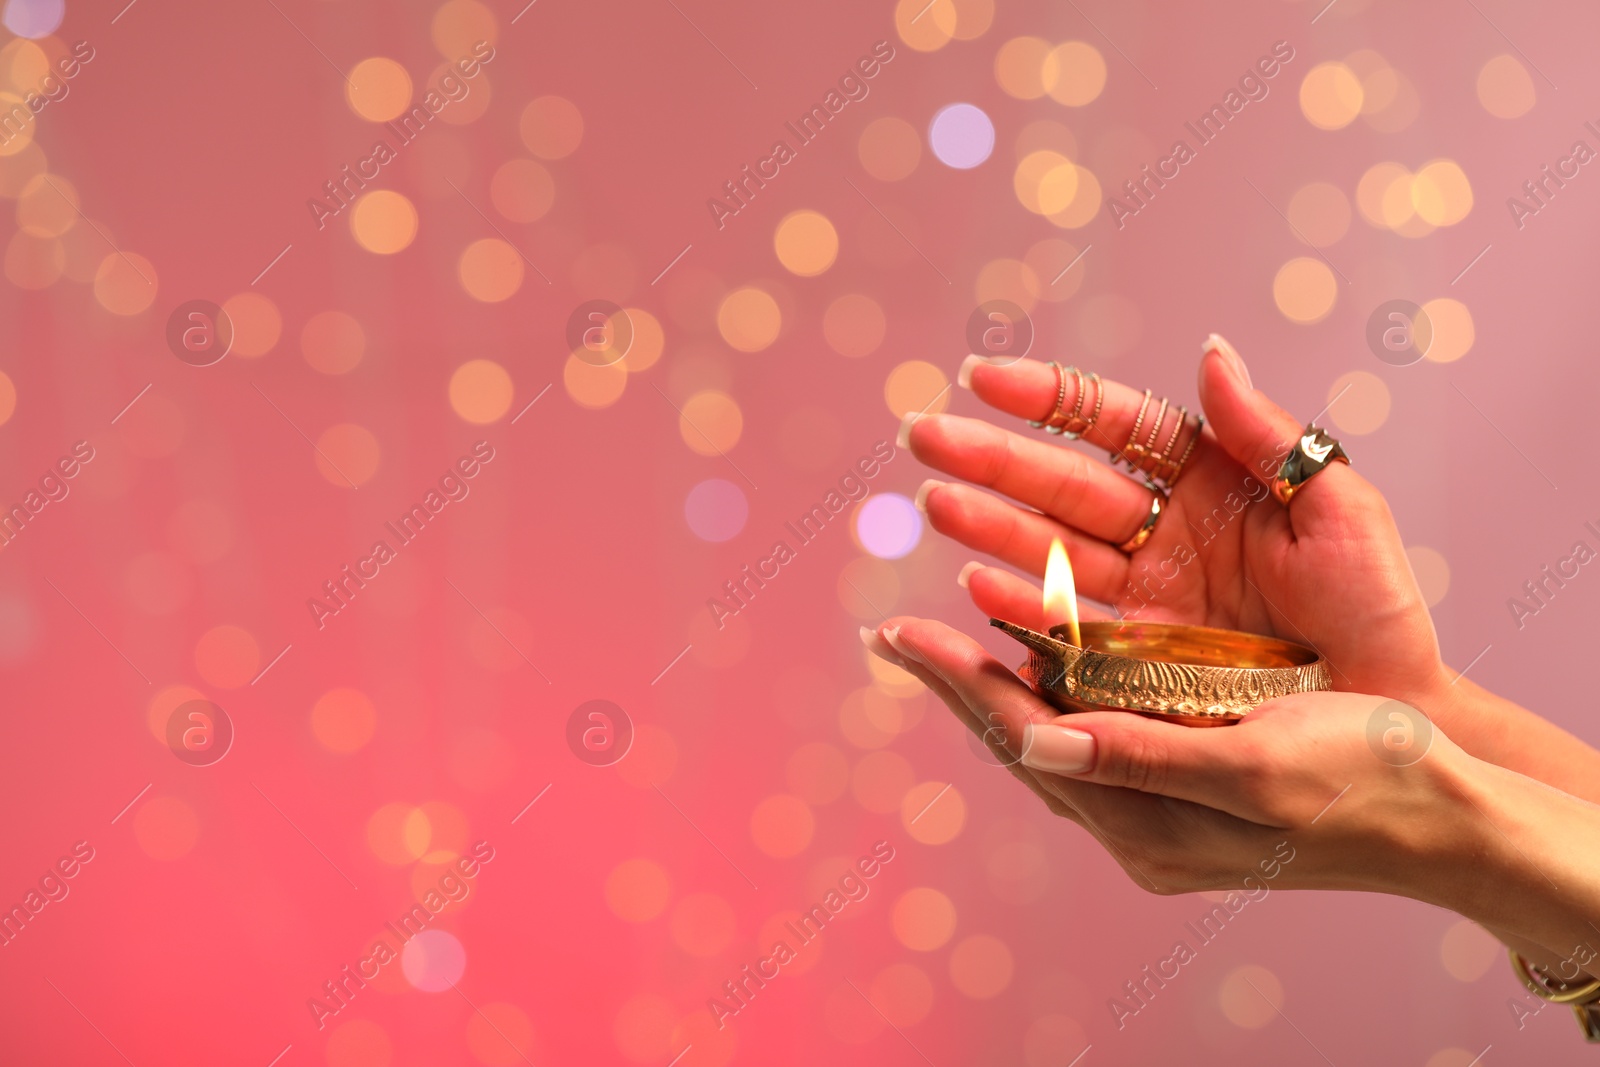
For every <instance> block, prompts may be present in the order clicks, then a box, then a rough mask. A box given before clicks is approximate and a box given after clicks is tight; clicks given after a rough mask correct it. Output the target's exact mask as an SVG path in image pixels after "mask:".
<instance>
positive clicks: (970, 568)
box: [956, 560, 983, 589]
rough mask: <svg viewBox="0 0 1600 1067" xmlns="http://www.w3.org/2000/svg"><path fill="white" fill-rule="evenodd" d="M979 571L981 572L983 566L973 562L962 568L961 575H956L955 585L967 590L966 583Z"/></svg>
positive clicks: (975, 561)
mask: <svg viewBox="0 0 1600 1067" xmlns="http://www.w3.org/2000/svg"><path fill="white" fill-rule="evenodd" d="M981 570H983V564H981V563H979V562H978V561H977V560H973V561H972V562H971V563H969V564H967V565H966V566H965V567H962V568H961V573H960V574H957V575H956V584H957V585H959V586H960V587H961V588H963V589H965V588H967V583H968V582H970V581H972V576H973V575H974V574H977V573H978V572H979V571H981Z"/></svg>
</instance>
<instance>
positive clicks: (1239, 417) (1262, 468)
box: [1200, 334, 1386, 534]
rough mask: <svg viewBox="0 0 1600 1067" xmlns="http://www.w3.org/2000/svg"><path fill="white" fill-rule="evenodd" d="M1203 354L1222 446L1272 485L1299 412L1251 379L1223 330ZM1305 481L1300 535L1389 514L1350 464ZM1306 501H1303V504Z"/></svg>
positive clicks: (1206, 391) (1203, 380)
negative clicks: (1281, 404) (1284, 406)
mask: <svg viewBox="0 0 1600 1067" xmlns="http://www.w3.org/2000/svg"><path fill="white" fill-rule="evenodd" d="M1201 347H1202V353H1203V354H1202V355H1201V357H1200V402H1201V404H1202V405H1203V406H1204V408H1205V413H1206V418H1207V419H1208V420H1209V421H1210V425H1211V430H1212V432H1213V433H1215V434H1216V435H1217V443H1218V444H1219V445H1221V446H1222V449H1223V451H1225V452H1227V453H1228V455H1230V456H1232V457H1233V459H1234V460H1235V461H1236V462H1238V463H1239V464H1240V466H1242V467H1244V468H1245V470H1247V471H1249V472H1250V474H1251V475H1252V476H1254V477H1255V478H1256V479H1257V480H1258V481H1260V482H1261V483H1262V484H1263V485H1265V486H1267V487H1268V488H1271V486H1272V482H1273V480H1274V479H1275V478H1277V476H1278V468H1279V467H1281V466H1282V465H1283V461H1284V459H1285V458H1286V457H1287V456H1288V455H1289V453H1290V452H1291V451H1292V450H1293V449H1294V446H1295V444H1296V442H1298V441H1299V440H1300V435H1301V433H1302V429H1301V424H1300V423H1299V422H1298V421H1296V419H1295V418H1294V416H1292V415H1290V414H1289V413H1288V412H1287V411H1285V410H1283V409H1282V408H1280V407H1279V406H1278V405H1277V404H1274V403H1273V402H1272V400H1271V398H1270V397H1268V396H1267V394H1265V393H1263V392H1261V391H1260V390H1259V389H1256V388H1255V387H1254V386H1252V385H1251V383H1250V372H1249V371H1248V370H1247V369H1246V368H1245V365H1244V360H1243V359H1241V358H1240V356H1239V353H1238V351H1237V350H1236V349H1235V348H1234V347H1233V345H1231V344H1229V343H1228V341H1227V339H1226V338H1224V337H1222V336H1221V335H1220V334H1212V335H1211V336H1210V337H1208V338H1206V340H1205V343H1204V344H1203V345H1202V346H1201ZM1314 482H1315V483H1316V488H1315V489H1312V488H1311V486H1312V483H1311V482H1308V483H1306V487H1305V488H1304V489H1302V490H1301V493H1302V494H1303V495H1297V496H1296V497H1295V507H1294V508H1293V509H1292V511H1291V515H1292V517H1293V520H1294V529H1295V532H1296V533H1297V534H1300V533H1303V532H1305V531H1307V530H1313V529H1322V530H1324V531H1327V530H1333V529H1340V528H1343V524H1348V523H1351V522H1353V521H1357V520H1359V521H1368V520H1369V519H1370V518H1372V517H1374V516H1378V515H1383V514H1386V506H1385V505H1384V504H1383V500H1382V496H1381V495H1380V494H1379V493H1378V491H1377V490H1376V489H1374V488H1373V487H1372V486H1371V485H1370V484H1369V483H1368V482H1367V481H1366V479H1364V478H1362V477H1361V476H1360V475H1359V474H1356V473H1355V471H1353V470H1352V469H1351V468H1350V467H1349V466H1348V465H1347V464H1343V463H1334V464H1330V465H1329V466H1328V467H1327V468H1325V469H1324V470H1323V471H1322V472H1321V473H1320V474H1319V475H1318V476H1317V477H1316V478H1315V479H1314ZM1302 501H1304V503H1302Z"/></svg>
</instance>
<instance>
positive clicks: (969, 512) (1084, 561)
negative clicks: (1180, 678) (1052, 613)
mask: <svg viewBox="0 0 1600 1067" xmlns="http://www.w3.org/2000/svg"><path fill="white" fill-rule="evenodd" d="M917 500H918V505H919V507H921V509H922V512H923V514H925V515H926V516H927V517H928V524H929V525H930V526H932V527H933V528H934V529H935V530H938V531H939V532H940V533H942V534H944V535H945V536H946V537H951V538H954V539H955V540H957V541H960V542H961V543H962V544H964V545H966V546H967V547H968V548H970V549H972V550H974V551H976V552H982V553H984V554H985V555H989V556H994V557H996V558H997V559H1000V560H1002V561H1004V562H1006V563H1009V564H1011V565H1012V566H1013V567H1018V568H1020V569H1022V570H1025V571H1028V572H1030V573H1032V574H1037V575H1039V576H1040V577H1043V576H1044V564H1045V559H1046V558H1047V557H1048V556H1049V554H1050V542H1051V541H1053V540H1055V539H1057V538H1060V540H1061V543H1062V544H1063V545H1065V546H1066V549H1067V558H1068V559H1069V560H1071V561H1072V574H1073V577H1074V578H1075V579H1076V580H1077V585H1078V590H1079V592H1081V593H1083V594H1084V595H1085V596H1087V597H1089V598H1090V599H1091V600H1098V601H1100V602H1101V603H1103V604H1110V603H1113V602H1115V601H1116V599H1117V598H1118V597H1119V596H1121V595H1122V594H1123V592H1124V590H1125V589H1126V588H1127V584H1128V557H1127V556H1125V555H1123V554H1122V553H1121V552H1118V551H1117V550H1116V549H1114V548H1112V547H1111V546H1110V545H1108V544H1106V543H1105V542H1104V541H1102V540H1100V539H1099V538H1097V537H1089V536H1088V535H1086V534H1083V533H1080V532H1079V531H1077V530H1074V529H1073V528H1072V527H1070V526H1063V525H1062V524H1061V523H1059V522H1057V521H1056V520H1054V519H1052V518H1050V517H1049V516H1047V515H1040V514H1039V513H1038V512H1035V511H1026V510H1024V509H1022V508H1019V507H1017V506H1016V505H1015V504H1009V503H1007V502H1006V501H1004V500H1001V499H1000V498H998V497H995V496H991V495H989V494H988V493H985V492H983V491H982V490H979V489H974V488H972V487H971V486H969V485H961V484H959V483H955V482H929V483H924V485H923V487H922V489H920V490H918V491H917Z"/></svg>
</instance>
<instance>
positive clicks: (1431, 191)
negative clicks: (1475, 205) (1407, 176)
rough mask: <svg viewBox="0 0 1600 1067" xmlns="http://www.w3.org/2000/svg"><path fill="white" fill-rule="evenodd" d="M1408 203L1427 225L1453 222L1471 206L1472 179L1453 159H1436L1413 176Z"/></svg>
mask: <svg viewBox="0 0 1600 1067" xmlns="http://www.w3.org/2000/svg"><path fill="white" fill-rule="evenodd" d="M1411 206H1412V207H1413V208H1415V209H1416V212H1417V214H1418V215H1419V216H1421V217H1422V218H1423V219H1424V220H1425V221H1426V222H1427V223H1428V224H1429V225H1430V226H1454V225H1455V224H1456V223H1458V222H1460V221H1461V220H1462V219H1464V218H1466V217H1467V213H1468V212H1470V211H1471V210H1472V183H1471V182H1469V181H1468V180H1467V175H1466V173H1465V172H1464V171H1463V170H1462V169H1461V165H1460V164H1458V163H1456V162H1455V160H1452V159H1436V160H1434V161H1432V162H1431V163H1427V164H1424V165H1423V167H1422V169H1421V170H1419V171H1417V173H1416V174H1415V175H1413V176H1412V179H1411Z"/></svg>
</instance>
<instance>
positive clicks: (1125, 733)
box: [1022, 711, 1282, 825]
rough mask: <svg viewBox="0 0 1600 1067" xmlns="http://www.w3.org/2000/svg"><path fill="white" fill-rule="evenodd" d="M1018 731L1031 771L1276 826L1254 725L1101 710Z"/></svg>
mask: <svg viewBox="0 0 1600 1067" xmlns="http://www.w3.org/2000/svg"><path fill="white" fill-rule="evenodd" d="M1064 720H1070V722H1068V721H1064ZM1025 734H1026V736H1025V737H1024V738H1023V748H1022V763H1023V764H1024V765H1025V766H1028V767H1032V768H1033V769H1034V770H1038V771H1048V772H1052V773H1055V774H1061V775H1066V776H1067V777H1070V778H1074V779H1076V780H1078V781H1085V782H1094V783H1097V784H1099V785H1109V786H1116V787H1118V788H1121V789H1136V790H1138V791H1139V792H1142V793H1155V794H1159V795H1161V796H1167V797H1174V798H1176V799H1178V800H1188V801H1192V802H1193V803H1196V804H1201V805H1204V806H1206V807H1208V808H1215V809H1217V810H1218V811H1224V812H1227V813H1229V814H1231V815H1235V816H1238V817H1239V818H1241V819H1245V820H1248V821H1250V822H1253V823H1259V824H1262V825H1276V823H1275V821H1274V819H1273V817H1272V815H1271V814H1270V813H1269V812H1270V810H1271V809H1276V808H1277V807H1278V803H1277V802H1275V801H1274V800H1273V799H1271V794H1270V792H1269V791H1270V789H1271V785H1272V777H1271V775H1272V766H1273V764H1272V760H1271V752H1270V749H1269V748H1268V747H1267V746H1265V745H1263V744H1260V743H1258V742H1257V740H1256V732H1255V731H1251V730H1246V729H1243V728H1240V727H1237V726H1233V727H1212V728H1200V729H1196V728H1193V727H1188V726H1182V725H1180V724H1178V723H1174V722H1166V721H1162V720H1160V719H1156V718H1147V717H1145V716H1143V715H1134V714H1129V713H1127V712H1117V711H1105V712H1085V713H1082V714H1078V715H1071V716H1066V717H1064V719H1062V720H1056V721H1053V722H1034V723H1031V724H1029V726H1028V727H1027V728H1026V729H1025ZM1281 799H1282V798H1279V800H1281Z"/></svg>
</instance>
